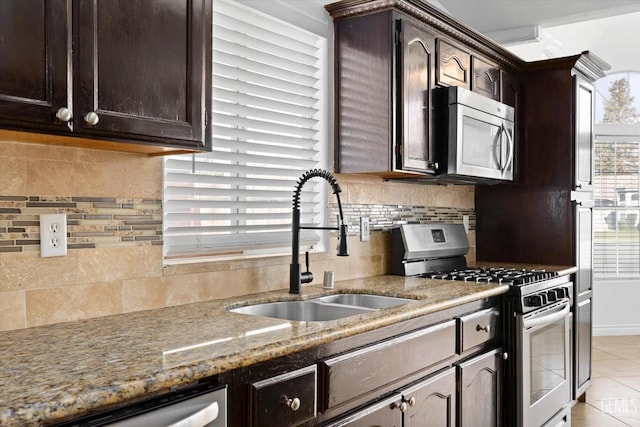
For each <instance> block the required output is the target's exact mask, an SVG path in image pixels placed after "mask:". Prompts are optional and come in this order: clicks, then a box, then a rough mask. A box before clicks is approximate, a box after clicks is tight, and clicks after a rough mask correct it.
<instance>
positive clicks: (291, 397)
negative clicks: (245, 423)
mask: <svg viewBox="0 0 640 427" xmlns="http://www.w3.org/2000/svg"><path fill="white" fill-rule="evenodd" d="M316 383H317V368H316V366H315V365H314V366H309V367H307V368H303V369H299V370H297V371H293V372H289V373H286V374H282V375H278V376H276V377H273V378H269V379H266V380H262V381H258V382H255V383H252V384H251V391H250V397H251V402H250V405H251V422H250V425H251V426H252V427H281V426H293V425H298V424H302V423H304V422H306V421H309V420H312V419H314V418H315V416H316V406H317V404H316V401H317V399H316V389H317V387H316Z"/></svg>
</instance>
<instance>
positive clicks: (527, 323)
mask: <svg viewBox="0 0 640 427" xmlns="http://www.w3.org/2000/svg"><path fill="white" fill-rule="evenodd" d="M569 311H571V304H570V303H569V300H567V301H566V302H565V305H564V308H562V310H560V311H556V312H554V313H551V314H547V315H544V316H542V317H534V318H532V319H524V320H523V322H522V325H523V326H524V328H525V329H531V328H534V327H536V326H541V325H549V324H551V323H553V322H555V321H557V320H560V319H562V318H563V317H565V316H566V315H567V314H569Z"/></svg>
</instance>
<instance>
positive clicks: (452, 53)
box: [325, 0, 523, 184]
mask: <svg viewBox="0 0 640 427" xmlns="http://www.w3.org/2000/svg"><path fill="white" fill-rule="evenodd" d="M325 8H326V9H327V11H329V13H330V14H331V17H332V18H333V20H334V26H335V46H334V47H335V55H334V57H335V122H334V123H335V150H334V153H335V170H336V171H337V172H339V173H369V174H375V175H378V176H381V177H383V178H385V179H409V180H413V181H421V182H428V183H444V184H449V183H465V184H468V181H466V182H465V181H462V180H460V179H457V178H450V177H446V176H444V175H443V174H439V172H440V171H439V166H440V164H444V163H443V162H444V160H446V159H444V158H442V156H444V155H446V154H445V153H446V150H445V149H444V148H443V145H444V144H446V141H443V140H437V138H438V136H437V132H434V129H436V127H437V126H438V125H440V124H441V123H439V122H437V118H436V114H434V108H439V107H437V106H434V104H433V95H432V90H433V89H434V88H436V87H437V86H460V87H464V88H466V89H469V90H473V91H475V92H478V93H481V94H483V95H485V96H488V97H489V98H492V99H495V100H499V101H503V102H506V103H508V104H510V105H514V104H515V102H516V98H517V91H518V75H519V72H520V71H521V67H522V65H523V63H522V61H521V60H519V59H518V58H517V57H515V56H513V55H512V54H510V53H509V52H507V51H506V50H504V49H502V48H501V47H500V46H498V45H496V44H495V43H493V42H491V41H490V40H489V39H487V38H485V37H484V36H482V35H481V34H479V33H477V32H475V31H474V30H472V29H470V28H468V27H466V26H464V25H462V24H460V23H458V22H456V21H455V20H453V19H452V18H451V17H450V16H448V15H445V14H443V13H442V12H440V11H439V10H437V9H435V8H433V7H431V6H430V5H428V4H427V3H425V2H416V1H411V0H389V1H385V2H378V1H367V0H344V1H340V2H337V3H332V4H327V5H325ZM505 73H506V74H505ZM504 75H506V76H507V80H508V85H509V86H508V90H505V88H504V87H503V85H502V79H503V76H504ZM439 156H440V157H439Z"/></svg>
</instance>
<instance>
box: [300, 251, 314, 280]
mask: <svg viewBox="0 0 640 427" xmlns="http://www.w3.org/2000/svg"><path fill="white" fill-rule="evenodd" d="M304 262H305V264H306V266H307V271H305V272H303V273H300V283H311V282H313V273H312V272H310V271H309V251H306V252H305V253H304Z"/></svg>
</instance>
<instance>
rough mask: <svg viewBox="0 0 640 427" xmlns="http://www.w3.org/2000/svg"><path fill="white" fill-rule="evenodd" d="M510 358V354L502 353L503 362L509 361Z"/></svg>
mask: <svg viewBox="0 0 640 427" xmlns="http://www.w3.org/2000/svg"><path fill="white" fill-rule="evenodd" d="M508 358H509V353H507V352H506V351H505V352H504V353H502V360H507V359H508Z"/></svg>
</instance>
